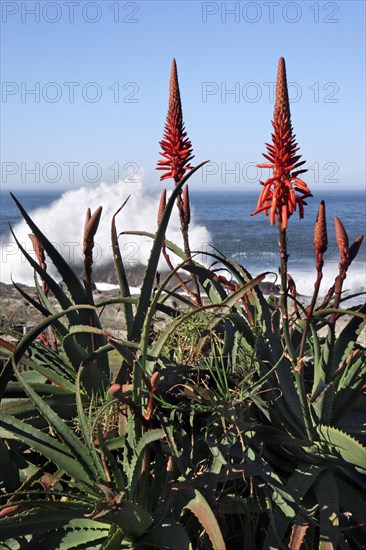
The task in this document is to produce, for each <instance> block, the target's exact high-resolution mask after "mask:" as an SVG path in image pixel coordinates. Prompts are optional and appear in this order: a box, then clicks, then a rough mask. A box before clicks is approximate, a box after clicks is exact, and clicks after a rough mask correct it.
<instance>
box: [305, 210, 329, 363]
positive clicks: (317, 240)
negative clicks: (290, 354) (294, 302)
mask: <svg viewBox="0 0 366 550" xmlns="http://www.w3.org/2000/svg"><path fill="white" fill-rule="evenodd" d="M313 244H314V250H315V267H316V272H317V277H316V281H315V284H314V292H313V297H312V299H311V304H310V306H309V309H308V311H307V315H306V322H305V328H304V331H303V334H302V338H301V344H300V351H299V357H298V368H299V370H300V372H301V370H302V364H301V360H302V356H303V353H304V347H305V342H306V336H307V333H308V330H309V324H310V319H311V317H312V315H313V312H314V308H315V304H316V300H317V298H318V295H319V289H320V284H321V281H322V278H323V266H324V254H325V252H326V251H327V249H328V234H327V220H326V215H325V202H324V201H321V203H320V206H319V210H318V215H317V218H316V222H315V227H314V239H313Z"/></svg>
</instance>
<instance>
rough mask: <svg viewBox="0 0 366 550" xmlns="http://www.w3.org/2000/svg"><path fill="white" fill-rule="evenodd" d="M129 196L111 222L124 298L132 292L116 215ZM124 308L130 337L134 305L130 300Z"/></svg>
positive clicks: (119, 281) (114, 252) (115, 258)
mask: <svg viewBox="0 0 366 550" xmlns="http://www.w3.org/2000/svg"><path fill="white" fill-rule="evenodd" d="M129 198H130V197H128V198H127V199H126V200H125V202H124V203H123V204H122V206H121V207H120V208H119V209H118V210H117V212H116V213H115V214H114V215H113V218H112V224H111V239H112V250H113V258H114V265H115V269H116V274H117V280H118V285H119V290H120V293H121V296H122V297H123V298H129V297H130V296H131V293H130V287H129V284H128V280H127V275H126V271H125V267H124V265H123V259H122V255H121V251H120V248H119V244H118V236H117V230H116V216H117V214H118V213H119V212H121V210H122V209H123V207H124V206H125V204H126V203H127V201H128V199H129ZM123 309H124V313H125V321H126V327H127V335H128V337H130V336H131V332H132V326H133V309H132V305H131V304H130V303H128V302H124V303H123Z"/></svg>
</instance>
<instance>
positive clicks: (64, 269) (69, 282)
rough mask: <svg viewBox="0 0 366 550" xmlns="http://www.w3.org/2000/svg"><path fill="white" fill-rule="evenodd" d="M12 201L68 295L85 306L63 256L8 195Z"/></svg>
mask: <svg viewBox="0 0 366 550" xmlns="http://www.w3.org/2000/svg"><path fill="white" fill-rule="evenodd" d="M10 195H11V197H12V199H13V200H14V202H15V204H16V205H17V207H18V209H19V211H20V213H21V214H22V216H23V218H24V220H25V221H26V223H27V224H28V226H29V227H30V229H31V230H32V232H33V233H34V235H35V236H36V237H37V239H38V240H39V242H40V243H41V245H42V246H43V248H44V250H45V252H46V253H47V255H48V256H49V258H50V259H51V261H52V262H53V264H54V265H55V266H56V268H57V270H58V272H59V273H60V275H61V277H62V279H63V280H64V282H65V284H66V286H67V288H68V289H69V291H70V294H71V296H72V298H73V300H74V302H75V303H76V304H86V303H87V302H88V299H87V295H86V292H85V289H84V287H83V285H82V284H81V282H80V281H79V279H78V278H77V277H76V275H75V273H74V272H73V270H72V269H71V267H70V266H69V264H68V263H67V262H66V260H65V259H64V258H63V256H62V255H61V254H60V253H59V252H58V251H57V250H56V248H55V247H54V246H53V245H52V243H51V242H50V241H49V240H48V239H47V237H46V236H45V235H44V234H43V233H42V231H41V230H40V229H39V228H38V227H37V226H36V224H35V223H34V222H33V220H32V219H31V217H30V216H29V215H28V214H27V212H26V211H25V210H24V208H23V207H22V205H21V204H20V202H19V201H18V200H17V199H16V197H15V196H14V195H13V193H10Z"/></svg>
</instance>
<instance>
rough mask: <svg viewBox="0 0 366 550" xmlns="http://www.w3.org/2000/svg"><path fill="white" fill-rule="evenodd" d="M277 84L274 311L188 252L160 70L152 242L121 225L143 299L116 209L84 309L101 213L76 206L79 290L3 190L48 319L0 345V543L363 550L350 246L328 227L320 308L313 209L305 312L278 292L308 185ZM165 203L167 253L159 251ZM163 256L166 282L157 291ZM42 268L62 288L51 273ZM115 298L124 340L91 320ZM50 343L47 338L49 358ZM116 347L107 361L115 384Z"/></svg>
mask: <svg viewBox="0 0 366 550" xmlns="http://www.w3.org/2000/svg"><path fill="white" fill-rule="evenodd" d="M277 88H278V90H277V98H276V104H275V113H274V127H275V133H274V138H273V139H274V143H273V145H271V146H268V155H267V157H268V158H267V157H266V158H267V160H269V161H270V163H271V168H272V169H273V171H274V174H273V178H270V179H269V180H268V181H267V182H265V183H264V186H263V191H262V193H261V196H260V199H259V203H258V209H259V210H264V211H266V210H268V211H270V213H271V221H272V222H274V221H275V220H276V217H277V221H278V222H279V241H280V251H279V252H280V264H281V296H280V299H279V300H278V299H277V297H276V296H269V297H265V296H264V294H263V293H262V291H261V287H260V283H261V282H262V281H263V279H264V278H265V276H266V273H262V274H259V275H257V276H256V277H253V276H252V275H251V274H250V273H249V272H248V271H247V270H246V268H245V267H244V266H242V265H240V264H238V263H237V262H235V261H233V260H230V259H228V258H226V257H225V256H224V255H223V254H222V253H220V252H219V251H218V250H215V249H214V248H212V251H211V252H209V253H208V254H207V255H208V257H209V258H210V260H211V267H207V266H204V265H202V264H201V263H200V262H199V261H198V259H197V256H196V255H195V254H194V251H191V250H190V247H189V239H188V231H189V220H190V211H189V192H188V186H187V182H188V180H189V179H190V177H191V176H192V175H193V174H194V173H195V172H196V171H197V170H198V169H199V168H200V167H201V166H202V165H203V164H204V163H202V164H200V165H198V166H196V167H195V168H192V167H191V166H189V164H188V163H189V160H191V158H192V157H191V155H192V148H191V143H190V141H189V140H188V138H187V137H186V134H185V131H184V126H183V118H182V110H181V102H180V93H179V87H178V80H177V72H176V65H175V63H173V70H172V88H171V98H170V108H169V112H168V119H167V127H166V135H165V139H164V141H163V142H162V147H163V152H164V159H165V160H164V161H163V163H161V162H160V164H159V166H160V167H161V168H162V169H163V170H164V171H166V172H167V173H166V174H165V176H163V178H164V179H165V178H168V177H172V178H173V180H174V189H173V191H172V193H171V195H170V197H169V199H167V194H166V192H163V194H162V199H161V202H160V206H159V212H158V227H157V230H156V232H150V233H149V232H146V231H140V232H136V231H135V232H131V231H128V228H126V229H124V230H123V233H124V234H134V235H144V236H145V237H149V238H151V241H152V248H151V252H150V258H149V261H148V263H147V266H146V270H145V276H144V280H143V282H142V286H141V291H140V294H139V296H137V297H135V296H131V293H130V288H129V282H128V277H127V274H126V270H125V268H124V263H123V255H122V253H121V250H120V247H119V236H120V234H119V233H118V231H117V215H119V214H120V212H121V211H122V209H123V208H124V207H126V208H128V204H126V203H127V200H128V199H127V200H126V201H125V202H124V204H123V205H122V206H121V208H119V209H118V211H117V212H116V214H115V215H114V216H113V218H112V222H111V240H112V252H113V259H114V264H115V269H116V274H117V280H118V283H119V296H118V297H116V298H113V299H110V300H102V301H99V302H98V301H97V300H96V299H95V297H94V296H93V294H92V261H93V242H94V241H93V240H94V236H95V232H96V231H97V226H98V222H99V218H100V215H101V208H99V209H98V210H97V211H96V212H95V213H94V214H93V215H92V214H91V212H90V211H88V212H87V218H86V225H85V232H84V240H83V248H84V260H85V262H84V265H85V271H84V281H83V282H81V281H79V279H78V277H77V276H76V274H75V273H74V272H73V271H72V269H71V267H70V266H69V265H68V264H67V263H66V262H65V260H64V259H63V258H62V256H61V255H60V254H59V253H58V252H57V251H56V250H55V249H54V247H53V246H52V245H51V243H50V242H49V240H48V239H47V237H46V236H45V235H44V234H43V233H42V231H41V230H40V229H39V228H38V227H37V226H36V225H35V224H34V222H33V221H32V219H31V218H30V216H29V215H28V214H27V213H26V212H25V210H24V209H23V207H22V206H21V204H20V203H19V201H17V199H15V197H14V200H15V202H16V204H17V206H18V208H19V210H20V212H21V214H22V215H23V217H24V219H25V221H26V222H27V224H28V225H29V227H30V230H31V231H32V242H33V246H34V247H35V250H36V256H37V261H35V260H34V259H33V258H32V257H31V256H30V255H29V254H28V253H27V252H26V250H25V249H24V247H22V246H21V244H20V243H19V242H18V241H17V242H18V245H19V247H20V249H21V251H22V252H23V254H24V256H25V257H26V259H27V260H28V262H29V263H30V265H31V266H32V267H33V269H34V270H35V285H36V291H37V298H33V297H31V296H29V295H28V294H27V293H26V292H25V291H24V290H22V289H21V288H19V287H18V289H19V291H20V293H21V294H22V296H23V298H25V299H27V300H28V301H29V302H30V304H31V305H32V306H33V307H35V308H37V310H38V311H39V312H41V313H42V315H43V316H44V320H43V321H42V322H41V323H39V324H38V325H37V326H36V327H35V328H34V329H33V330H32V331H31V332H30V333H29V334H28V335H26V336H24V337H23V338H22V339H21V340H19V341H18V342H16V343H15V344H12V343H11V342H9V340H8V339H5V338H3V339H1V340H0V346H1V348H2V352H3V353H4V354H5V355H6V356H7V357H8V360H7V362H6V364H5V366H4V368H3V370H2V372H1V373H0V390H1V392H0V395H1V398H2V402H1V404H0V437H1V439H0V458H1V461H2V464H3V465H4V468H3V469H2V470H1V472H0V474H1V476H0V499H1V500H0V533H1V535H0V536H1V538H2V542H3V543H4V547H5V548H7V547H8V548H23V547H24V548H27V547H29V548H43V547H44V548H50V549H52V548H78V547H80V548H90V549H91V548H100V549H101V550H102V549H107V548H108V549H114V548H136V549H138V548H174V549H176V548H178V549H182V550H188V549H190V548H192V549H211V548H214V549H215V550H224V549H225V548H227V549H231V548H243V549H245V550H249V549H253V548H261V549H263V550H265V549H268V548H273V549H279V548H288V547H289V548H291V549H293V550H295V549H298V548H317V547H318V548H321V549H323V550H325V549H327V550H328V549H330V548H334V549H335V548H338V547H339V548H362V544H363V542H362V532H361V527H362V524H363V522H364V515H365V513H364V512H365V499H364V495H363V493H362V491H363V489H364V485H365V481H364V480H365V477H364V476H365V473H366V472H365V470H366V468H365V456H366V455H365V447H364V443H365V431H364V428H363V424H362V421H360V417H361V415H362V411H360V409H358V408H357V407H358V398H361V396H362V391H363V390H364V387H365V378H366V367H365V364H366V362H365V348H364V347H363V346H362V345H361V343H360V342H359V340H358V337H359V335H360V333H361V331H362V330H363V329H364V327H365V321H366V308H365V305H361V306H358V307H350V308H347V307H346V306H345V307H344V306H343V305H344V297H343V296H342V288H343V281H344V280H345V277H346V274H347V271H348V269H349V268H350V266H351V263H352V261H353V259H354V258H355V256H356V254H357V252H358V250H359V248H360V245H361V241H362V236H359V237H357V238H356V240H355V241H354V243H353V244H352V245H351V246H349V239H348V235H347V233H346V230H345V228H344V227H343V225H342V223H341V222H340V220H338V219H336V221H335V223H336V230H337V231H336V234H337V244H338V248H339V252H340V266H339V274H338V276H337V278H336V280H335V283H334V285H333V286H332V287H331V288H330V289H329V291H328V293H327V295H326V296H325V298H324V299H323V300H322V301H321V300H319V293H320V285H321V282H322V270H323V264H324V257H323V255H324V252H325V250H326V246H327V233H326V218H325V204H324V203H321V206H320V210H319V214H318V218H317V221H316V222H315V233H314V248H315V252H316V266H315V272H314V279H315V287H314V295H313V297H312V300H311V303H310V305H309V307H306V306H304V305H303V304H302V303H301V302H300V301H299V300H298V299H297V297H296V292H292V293H291V292H290V288H289V284H288V278H287V258H286V256H287V253H286V246H287V238H290V224H289V220H290V218H291V215H292V213H293V212H294V210H295V207H296V206H298V207H299V209H300V215H302V208H303V204H304V202H303V199H304V198H306V197H308V196H310V191H309V189H308V188H307V187H306V184H302V183H299V181H300V182H301V180H299V178H298V176H299V175H300V172H303V170H304V169H303V168H301V170H299V167H300V164H301V163H299V156H298V155H297V151H296V145H295V143H294V136H293V134H292V126H291V122H290V112H289V103H288V94H287V83H286V73H285V65H284V60H282V59H281V60H280V64H279V74H278V86H277ZM296 187H297V189H296ZM276 189H277V191H276ZM295 191H298V192H299V193H300V195H299V197H296V195H295ZM174 204H177V205H178V209H179V211H180V215H181V225H182V233H183V247H182V248H181V247H180V246H178V245H177V244H175V243H172V242H170V241H169V240H167V239H166V231H167V227H168V224H169V220H170V216H171V213H172V210H173V208H174ZM287 231H288V235H287ZM15 238H16V237H15ZM170 255H174V256H176V257H177V258H178V259H179V261H180V264H178V265H177V266H176V267H174V266H173V264H172V262H171V260H170ZM161 256H163V257H164V258H165V260H166V262H167V263H168V266H169V269H170V271H169V273H168V274H167V276H166V277H165V279H164V280H163V281H161V282H160V284H159V285H158V286H157V287H156V272H157V268H158V263H159V260H160V258H161ZM48 258H49V259H50V260H51V261H52V262H53V264H54V265H55V267H56V269H57V270H58V272H59V274H60V276H61V278H62V279H63V281H64V283H65V286H66V289H67V291H65V292H64V291H63V290H62V289H61V288H60V286H59V285H58V284H57V283H56V281H55V280H54V279H53V278H52V277H51V275H50V274H49V272H48V271H47V261H48ZM218 267H220V269H219V270H218V269H217V268H218ZM37 275H38V277H39V278H40V279H41V283H40V282H39V280H38V277H37ZM172 281H176V286H175V287H172ZM292 288H294V286H293V285H292ZM51 293H52V294H53V296H54V297H55V299H56V302H57V305H56V306H54V305H53V304H54V301H51V300H50V294H51ZM172 297H173V298H174V300H175V301H176V302H177V303H178V304H179V307H178V308H173V307H171V305H170V302H169V299H170V298H172ZM113 303H119V304H121V306H122V308H123V311H124V314H125V323H126V338H123V339H118V338H115V337H114V336H113V335H111V334H110V333H109V332H108V330H107V328H104V327H103V326H102V321H101V318H100V317H99V315H98V313H99V311H101V309H102V308H105V307H108V306H109V305H110V304H113ZM291 303H292V304H293V306H294V307H293V308H291V307H290V304H291ZM162 314H163V315H164V318H165V320H164V323H161V322H160V320H159V317H160V316H161V315H162ZM342 317H345V318H346V319H347V321H346V322H345V324H344V326H343V328H342V329H339V322H340V321H339V320H340V319H341V318H342ZM48 329H50V330H51V332H48ZM42 334H44V335H45V336H41V335H42ZM51 334H52V335H53V337H54V344H55V345H52V346H47V345H45V344H47V338H48V336H47V335H50V336H51ZM12 336H14V334H12ZM40 338H41V339H40ZM112 350H113V351H114V353H116V352H117V353H118V354H119V355H120V363H121V366H120V368H119V370H118V372H117V373H116V375H115V377H114V379H113V380H112V379H111V373H110V369H109V360H108V356H109V353H110V352H111V351H112ZM21 367H22V368H21ZM23 367H25V370H24V371H23ZM5 474H6V475H5Z"/></svg>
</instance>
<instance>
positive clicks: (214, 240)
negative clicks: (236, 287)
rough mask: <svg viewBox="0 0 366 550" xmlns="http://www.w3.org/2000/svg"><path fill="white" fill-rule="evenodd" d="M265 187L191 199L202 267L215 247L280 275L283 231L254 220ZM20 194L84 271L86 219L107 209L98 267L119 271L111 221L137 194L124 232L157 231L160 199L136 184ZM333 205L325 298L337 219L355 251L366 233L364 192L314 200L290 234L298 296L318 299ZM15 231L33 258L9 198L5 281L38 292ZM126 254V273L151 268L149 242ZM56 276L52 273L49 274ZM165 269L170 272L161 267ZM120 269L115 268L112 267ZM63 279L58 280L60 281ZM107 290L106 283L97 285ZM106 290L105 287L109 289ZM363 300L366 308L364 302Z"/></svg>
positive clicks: (361, 271) (123, 242)
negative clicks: (321, 246) (321, 241)
mask: <svg viewBox="0 0 366 550" xmlns="http://www.w3.org/2000/svg"><path fill="white" fill-rule="evenodd" d="M258 193H259V186H258V187H257V189H255V190H253V191H251V192H236V191H235V192H233V191H222V192H211V193H207V192H205V193H203V192H191V195H190V196H191V208H192V222H191V248H192V250H194V251H197V252H199V253H200V256H199V259H200V260H201V261H202V262H204V263H205V264H206V265H210V262H211V259H210V257H209V254H208V253H209V252H210V251H212V246H211V245H213V246H215V247H216V248H218V249H219V250H220V251H221V252H223V253H225V254H226V255H227V256H228V257H230V258H232V259H235V260H236V261H237V262H239V263H241V264H243V265H244V266H245V267H246V269H247V270H248V271H249V272H250V273H251V274H252V275H253V276H254V275H258V274H259V273H261V272H263V271H270V272H272V273H273V275H270V276H269V277H268V280H272V281H274V280H275V278H276V276H277V274H278V263H279V258H278V245H277V228H276V227H275V226H271V225H270V223H269V220H268V218H266V217H265V216H264V215H263V214H257V215H256V216H253V217H251V216H250V213H251V212H252V211H253V210H254V209H255V208H256V203H257V198H258ZM14 194H15V195H16V197H17V198H18V200H19V201H20V202H21V204H22V205H23V206H24V208H25V209H26V210H27V212H28V213H29V214H30V215H31V217H32V218H33V219H34V220H35V222H36V223H37V224H38V225H39V227H40V228H41V230H42V231H43V232H44V233H45V234H46V235H47V237H48V238H49V239H50V240H51V241H52V242H53V243H54V245H55V246H56V247H58V249H59V250H60V251H61V252H62V254H63V256H64V257H66V258H67V259H68V261H69V262H70V263H71V264H73V265H75V267H76V268H77V267H80V266H81V263H82V234H83V224H84V218H85V211H86V208H87V207H88V206H90V207H91V208H92V210H94V209H95V208H96V207H97V206H99V205H102V206H103V215H102V221H101V224H100V228H99V230H98V233H97V236H96V238H95V242H96V244H95V249H94V256H95V266H96V265H97V264H98V265H99V266H101V265H102V266H109V265H110V266H111V264H112V254H111V249H110V221H111V217H112V215H113V213H114V212H115V211H116V209H117V208H118V206H119V205H120V204H121V203H122V202H123V201H124V200H125V199H126V198H127V196H128V195H129V194H131V197H130V200H129V202H128V203H127V205H126V206H125V208H124V210H123V211H122V212H121V213H120V214H119V215H118V218H117V227H118V231H119V232H121V231H128V230H135V231H136V230H144V231H151V232H153V231H155V230H156V215H157V210H158V204H159V198H160V197H159V192H157V191H155V192H152V191H151V190H149V189H148V188H147V187H146V186H145V185H144V184H143V183H142V182H139V183H137V184H136V183H135V184H129V186H128V185H126V184H112V185H107V184H104V183H102V184H100V185H98V186H97V187H94V188H86V187H85V188H80V189H76V190H68V191H65V192H61V191H15V192H14ZM322 199H324V200H325V203H326V212H327V224H328V241H329V245H328V250H327V252H326V254H325V267H324V278H323V283H322V292H323V293H326V291H327V290H328V288H329V287H330V286H331V284H332V283H333V281H334V277H335V275H336V274H337V271H338V261H339V256H338V249H337V246H336V243H335V231H334V222H333V217H334V216H335V215H337V216H338V217H339V218H340V220H341V221H342V223H343V225H344V227H345V228H346V231H347V233H348V236H349V240H350V243H352V242H353V240H354V239H355V238H356V237H357V236H358V235H359V234H361V233H363V234H365V233H366V216H365V210H366V200H365V193H364V192H363V191H342V192H341V191H338V192H330V191H326V192H321V191H317V192H315V193H314V197H313V198H310V199H308V206H307V207H305V219H303V220H299V217H298V213H297V212H296V213H295V214H294V215H293V216H292V217H291V218H290V223H289V229H288V250H289V264H288V270H289V273H290V274H291V275H292V277H293V278H294V280H295V282H296V285H297V289H298V292H299V293H301V294H303V295H305V296H310V295H311V293H312V290H313V285H314V281H315V277H316V272H315V264H314V249H313V244H312V240H313V228H314V223H315V219H316V213H317V209H318V206H319V203H320V201H321V200H322ZM8 222H10V223H11V225H12V227H13V229H14V232H15V234H16V235H17V237H18V239H19V240H20V242H21V243H22V244H23V245H24V246H25V247H26V249H27V250H28V251H29V252H31V251H32V247H31V244H30V240H29V238H28V236H27V235H28V233H29V228H28V227H27V226H26V224H25V223H24V221H22V219H21V216H20V214H19V211H18V209H17V208H16V206H15V204H14V202H13V201H12V199H11V197H10V196H9V193H8V192H5V191H2V192H1V275H0V280H1V281H2V282H6V283H9V282H11V279H12V278H13V280H15V281H17V282H22V283H25V284H32V282H33V272H32V269H31V268H30V267H29V266H28V264H27V263H26V262H25V261H24V258H23V257H22V255H21V254H20V252H19V250H18V249H17V247H16V245H15V243H14V239H13V237H12V236H11V235H10V232H9V228H8ZM167 236H168V238H169V239H171V240H173V241H174V242H177V243H178V244H179V243H180V242H181V239H180V231H179V220H178V216H177V214H176V213H175V214H174V216H173V218H172V222H171V225H170V228H169V231H168V235H167ZM120 246H121V250H122V254H123V256H124V260H125V263H126V265H128V266H129V267H130V268H132V269H133V268H134V266H136V269H137V266H138V265H139V264H141V263H142V264H144V263H146V261H147V258H148V256H149V251H150V247H151V240H150V239H148V238H146V237H135V236H128V235H124V236H123V237H121V239H120ZM49 267H50V270H51V272H52V266H49ZM365 267H366V246H365V243H363V244H362V247H361V250H360V252H359V255H358V257H357V259H356V260H355V261H354V263H353V264H352V266H351V267H350V269H349V272H348V274H347V279H346V281H345V284H344V289H349V291H350V292H361V291H365V290H366V269H365ZM161 268H164V264H163V263H162V264H161ZM111 269H112V266H111ZM55 276H56V274H55ZM96 283H97V286H98V285H99V287H100V288H103V283H104V282H103V281H96ZM104 286H105V285H104ZM359 300H361V301H363V300H362V298H360V299H359Z"/></svg>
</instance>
